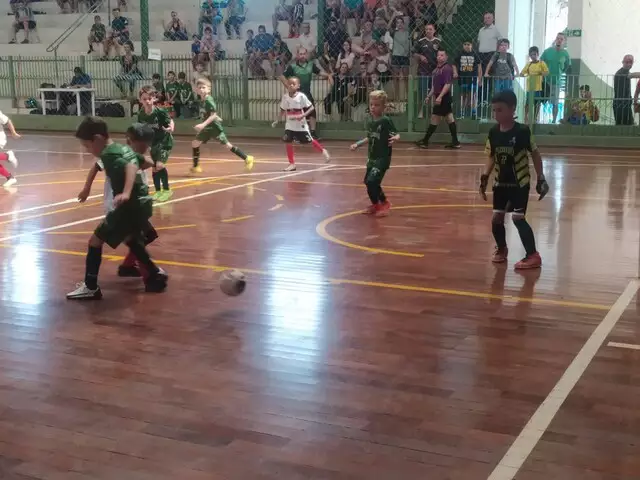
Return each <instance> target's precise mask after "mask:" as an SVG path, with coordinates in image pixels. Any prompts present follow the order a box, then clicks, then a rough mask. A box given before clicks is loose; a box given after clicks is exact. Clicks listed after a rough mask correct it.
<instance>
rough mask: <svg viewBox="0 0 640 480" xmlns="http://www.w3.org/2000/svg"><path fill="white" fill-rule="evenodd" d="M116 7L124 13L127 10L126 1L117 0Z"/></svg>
mask: <svg viewBox="0 0 640 480" xmlns="http://www.w3.org/2000/svg"><path fill="white" fill-rule="evenodd" d="M118 7H119V8H120V9H122V10H124V11H125V12H126V11H127V8H128V6H127V0H118Z"/></svg>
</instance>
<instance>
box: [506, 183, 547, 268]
mask: <svg viewBox="0 0 640 480" xmlns="http://www.w3.org/2000/svg"><path fill="white" fill-rule="evenodd" d="M529 188H530V187H529V186H526V187H519V188H514V189H513V193H512V200H511V204H512V206H513V214H512V216H511V219H512V220H513V224H514V225H515V226H516V228H517V229H518V234H519V235H520V240H521V241H522V245H523V246H524V249H525V252H526V256H525V257H524V258H523V259H522V260H520V261H519V262H518V263H516V264H515V268H516V269H517V270H525V269H532V268H540V267H541V266H542V259H541V258H540V254H539V253H538V251H537V250H536V239H535V236H534V235H533V229H532V228H531V225H529V222H527V220H526V218H525V215H526V213H527V205H528V203H529Z"/></svg>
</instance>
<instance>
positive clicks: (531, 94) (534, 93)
mask: <svg viewBox="0 0 640 480" xmlns="http://www.w3.org/2000/svg"><path fill="white" fill-rule="evenodd" d="M539 56H540V50H539V49H538V47H531V48H530V49H529V58H530V59H531V60H530V61H529V63H527V64H526V65H525V66H524V68H523V69H522V76H523V77H529V80H528V82H527V103H526V104H525V106H524V122H525V123H529V108H530V107H529V105H531V104H533V105H534V114H533V118H534V121H536V120H537V119H538V114H539V113H540V105H541V104H542V80H543V79H544V77H546V76H547V75H549V68H548V67H547V64H546V63H544V62H543V61H541V60H540V59H539V58H538V57H539Z"/></svg>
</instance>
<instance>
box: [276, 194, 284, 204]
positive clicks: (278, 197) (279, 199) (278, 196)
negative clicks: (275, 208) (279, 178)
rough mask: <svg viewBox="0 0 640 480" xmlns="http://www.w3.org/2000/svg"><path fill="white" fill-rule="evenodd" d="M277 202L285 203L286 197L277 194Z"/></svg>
mask: <svg viewBox="0 0 640 480" xmlns="http://www.w3.org/2000/svg"><path fill="white" fill-rule="evenodd" d="M276 200H278V201H279V202H284V197H283V196H282V195H278V194H277V193H276Z"/></svg>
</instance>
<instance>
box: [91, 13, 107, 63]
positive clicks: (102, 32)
mask: <svg viewBox="0 0 640 480" xmlns="http://www.w3.org/2000/svg"><path fill="white" fill-rule="evenodd" d="M105 38H107V27H105V25H104V23H102V18H100V15H96V16H95V17H93V25H91V30H89V51H88V52H87V55H90V54H91V53H92V52H93V51H94V46H95V45H103V46H104V40H105Z"/></svg>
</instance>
